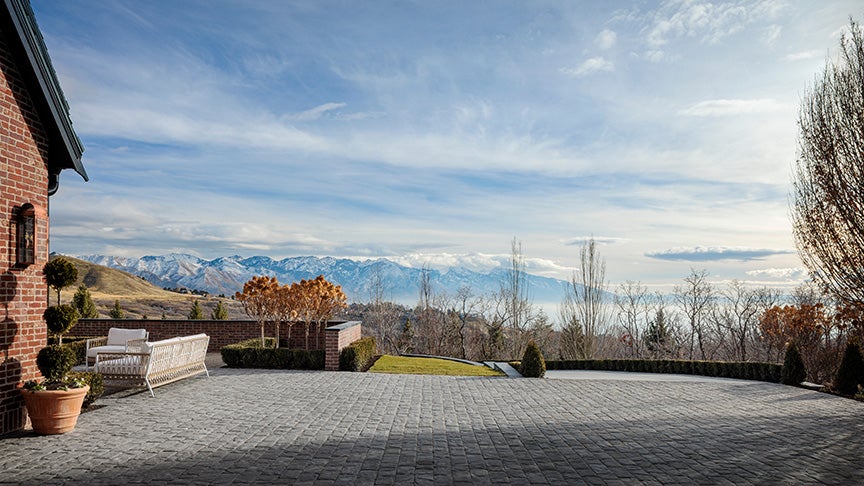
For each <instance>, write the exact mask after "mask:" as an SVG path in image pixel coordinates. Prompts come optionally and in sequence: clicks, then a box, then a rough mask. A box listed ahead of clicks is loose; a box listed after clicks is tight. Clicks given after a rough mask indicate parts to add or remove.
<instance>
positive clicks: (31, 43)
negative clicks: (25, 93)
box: [3, 0, 90, 191]
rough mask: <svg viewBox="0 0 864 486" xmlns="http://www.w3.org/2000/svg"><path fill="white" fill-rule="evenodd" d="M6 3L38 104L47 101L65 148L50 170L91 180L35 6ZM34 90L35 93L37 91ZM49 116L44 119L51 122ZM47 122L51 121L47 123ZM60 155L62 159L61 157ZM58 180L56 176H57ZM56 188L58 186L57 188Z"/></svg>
mask: <svg viewBox="0 0 864 486" xmlns="http://www.w3.org/2000/svg"><path fill="white" fill-rule="evenodd" d="M3 1H4V3H5V4H6V10H7V12H8V14H9V17H10V20H11V22H12V25H13V26H14V28H15V31H16V33H17V34H18V35H17V38H18V40H19V41H20V43H21V47H22V48H23V50H24V52H25V53H26V55H27V60H28V61H29V67H30V69H31V70H32V76H33V77H34V78H35V79H36V81H38V84H39V90H40V92H41V94H42V97H43V103H39V100H34V101H36V102H37V104H38V105H44V106H43V110H44V109H47V111H48V112H49V113H46V114H47V115H50V116H49V117H48V118H50V120H53V122H54V124H53V125H54V126H53V127H51V126H46V129H48V130H49V132H51V131H53V132H55V133H54V136H53V137H51V138H52V140H54V143H57V142H62V144H63V145H64V148H65V150H63V151H59V152H53V150H52V154H62V157H58V155H52V156H51V157H50V159H49V161H48V165H49V172H51V173H52V174H53V175H55V176H56V175H59V174H60V171H61V170H63V169H74V170H75V172H77V173H79V174H81V177H83V178H84V180H85V181H87V180H90V179H89V177H87V171H85V170H84V164H82V163H81V155H82V154H83V153H84V146H83V145H82V144H81V140H80V139H79V138H78V135H76V134H75V130H74V129H73V128H72V119H71V118H70V116H69V105H68V104H67V103H66V98H65V97H64V96H63V90H62V89H61V88H60V82H59V81H58V80H57V73H56V72H55V71H54V67H53V66H52V65H51V58H50V57H49V56H48V49H47V48H46V47H45V41H44V40H43V39H42V33H41V32H40V31H39V26H38V25H37V24H36V17H35V16H34V15H33V10H32V9H31V7H30V2H29V0H3ZM26 67H27V66H20V68H21V69H26ZM34 94H35V93H34ZM48 121H49V120H44V122H48ZM46 125H49V124H48V123H46ZM58 159H59V160H58ZM55 181H56V177H55ZM54 190H55V191H56V187H55V188H54Z"/></svg>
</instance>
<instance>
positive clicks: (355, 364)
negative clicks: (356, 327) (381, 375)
mask: <svg viewBox="0 0 864 486" xmlns="http://www.w3.org/2000/svg"><path fill="white" fill-rule="evenodd" d="M377 352H378V347H377V346H376V345H375V338H374V337H372V336H369V337H365V338H361V339H358V340H357V341H354V342H353V343H351V344H349V345H348V346H345V347H344V348H342V351H340V352H339V369H340V370H341V371H366V369H367V368H368V366H369V364H370V363H371V362H372V358H374V357H375V353H377Z"/></svg>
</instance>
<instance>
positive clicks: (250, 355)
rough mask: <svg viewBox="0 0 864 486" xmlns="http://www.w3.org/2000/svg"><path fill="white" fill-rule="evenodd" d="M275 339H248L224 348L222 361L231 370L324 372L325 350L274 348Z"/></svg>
mask: <svg viewBox="0 0 864 486" xmlns="http://www.w3.org/2000/svg"><path fill="white" fill-rule="evenodd" d="M274 344H275V339H273V338H267V339H266V340H265V346H264V347H262V346H261V340H260V339H248V340H246V341H241V342H239V343H236V344H229V345H228V346H223V347H222V361H224V362H225V364H226V365H228V366H229V367H231V368H268V369H279V370H288V369H294V370H323V369H324V350H323V349H310V350H305V349H289V348H274V347H273V345H274Z"/></svg>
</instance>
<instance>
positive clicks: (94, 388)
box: [68, 371, 105, 410]
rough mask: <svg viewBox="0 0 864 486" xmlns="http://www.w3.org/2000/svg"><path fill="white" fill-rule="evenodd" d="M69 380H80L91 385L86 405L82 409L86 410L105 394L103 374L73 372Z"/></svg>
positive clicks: (85, 398) (85, 401) (86, 397)
mask: <svg viewBox="0 0 864 486" xmlns="http://www.w3.org/2000/svg"><path fill="white" fill-rule="evenodd" d="M68 376H69V378H73V379H79V380H81V381H83V382H84V383H86V384H87V385H90V390H89V391H88V392H87V395H85V396H84V404H82V405H81V409H82V410H83V409H85V408H87V407H89V406H90V405H92V404H93V402H95V401H96V400H98V399H99V398H100V397H101V396H102V394H103V393H105V384H104V382H103V381H102V374H101V373H96V372H93V371H72V372H70V373H69V375H68Z"/></svg>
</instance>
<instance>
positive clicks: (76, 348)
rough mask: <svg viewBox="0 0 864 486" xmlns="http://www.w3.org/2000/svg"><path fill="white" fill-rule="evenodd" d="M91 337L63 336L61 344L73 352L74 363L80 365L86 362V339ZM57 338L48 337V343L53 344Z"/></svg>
mask: <svg viewBox="0 0 864 486" xmlns="http://www.w3.org/2000/svg"><path fill="white" fill-rule="evenodd" d="M93 337H98V336H90V337H86V336H85V337H77V336H76V337H65V338H63V346H64V347H67V348H69V349H71V350H72V352H73V353H75V364H76V365H82V364H84V363H86V362H87V340H88V339H91V338H93ZM56 341H57V340H56V339H54V338H53V337H50V338H48V344H54V343H55V342H56Z"/></svg>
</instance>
